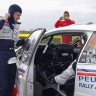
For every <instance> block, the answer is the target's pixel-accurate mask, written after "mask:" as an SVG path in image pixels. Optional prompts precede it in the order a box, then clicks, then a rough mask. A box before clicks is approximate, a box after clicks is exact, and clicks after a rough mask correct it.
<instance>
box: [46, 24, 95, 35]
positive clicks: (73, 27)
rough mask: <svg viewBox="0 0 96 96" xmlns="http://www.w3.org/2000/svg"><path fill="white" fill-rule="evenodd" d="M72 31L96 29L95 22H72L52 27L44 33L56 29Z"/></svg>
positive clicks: (91, 30)
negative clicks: (71, 23) (67, 24)
mask: <svg viewBox="0 0 96 96" xmlns="http://www.w3.org/2000/svg"><path fill="white" fill-rule="evenodd" d="M62 30H65V31H68V30H69V31H72V30H77V31H90V32H93V31H96V24H73V25H69V26H66V27H60V28H54V29H52V30H49V31H47V32H46V33H45V34H48V33H51V32H54V31H55V32H56V31H62Z"/></svg>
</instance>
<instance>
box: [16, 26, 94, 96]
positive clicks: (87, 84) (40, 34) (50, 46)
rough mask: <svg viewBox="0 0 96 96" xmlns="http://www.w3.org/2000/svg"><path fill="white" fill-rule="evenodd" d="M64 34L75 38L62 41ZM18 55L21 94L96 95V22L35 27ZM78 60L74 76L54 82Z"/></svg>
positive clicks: (20, 95)
mask: <svg viewBox="0 0 96 96" xmlns="http://www.w3.org/2000/svg"><path fill="white" fill-rule="evenodd" d="M62 35H66V36H67V35H68V36H72V38H75V39H73V42H71V43H62V42H61V36H62ZM78 42H80V43H81V45H80V46H78ZM18 54H19V68H18V76H17V77H18V78H17V81H18V82H17V87H18V96H96V24H85V25H80V24H79V25H70V26H67V27H62V28H56V29H53V30H50V31H47V32H46V30H45V29H43V28H39V29H36V30H34V31H33V32H32V34H31V35H30V36H29V38H28V39H27V40H26V43H25V45H24V46H23V47H22V48H20V50H19V51H18ZM75 59H76V61H77V62H76V69H75V73H76V74H75V76H72V77H71V78H69V79H68V80H67V82H66V83H65V84H64V85H58V84H57V83H53V82H52V78H54V76H56V75H58V74H60V73H62V71H64V70H66V69H67V68H68V66H70V64H71V63H72V62H73V61H74V60H75Z"/></svg>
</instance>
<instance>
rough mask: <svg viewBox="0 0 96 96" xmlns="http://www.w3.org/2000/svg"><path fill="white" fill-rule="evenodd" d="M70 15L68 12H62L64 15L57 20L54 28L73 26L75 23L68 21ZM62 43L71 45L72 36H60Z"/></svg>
mask: <svg viewBox="0 0 96 96" xmlns="http://www.w3.org/2000/svg"><path fill="white" fill-rule="evenodd" d="M69 17H70V14H69V12H68V11H65V12H64V15H63V16H61V17H60V18H59V20H58V21H57V22H56V23H55V27H56V28H58V27H65V26H68V25H71V24H75V22H74V21H73V20H71V19H69ZM61 39H62V40H61V41H62V43H71V42H72V36H66V35H62V38H61Z"/></svg>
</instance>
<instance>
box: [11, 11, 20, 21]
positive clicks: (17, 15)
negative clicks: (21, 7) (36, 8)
mask: <svg viewBox="0 0 96 96" xmlns="http://www.w3.org/2000/svg"><path fill="white" fill-rule="evenodd" d="M20 16H21V13H19V12H15V13H14V14H13V17H14V20H15V21H18V20H19V19H20Z"/></svg>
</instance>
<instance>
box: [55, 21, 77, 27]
mask: <svg viewBox="0 0 96 96" xmlns="http://www.w3.org/2000/svg"><path fill="white" fill-rule="evenodd" d="M71 24H75V22H74V21H73V20H70V19H68V20H63V21H59V20H58V21H57V22H56V23H55V27H56V28H58V27H64V26H68V25H71Z"/></svg>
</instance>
